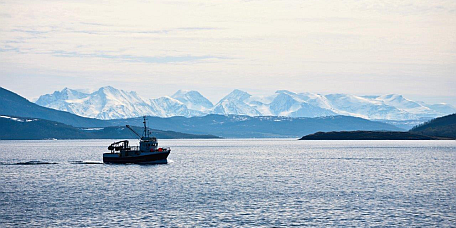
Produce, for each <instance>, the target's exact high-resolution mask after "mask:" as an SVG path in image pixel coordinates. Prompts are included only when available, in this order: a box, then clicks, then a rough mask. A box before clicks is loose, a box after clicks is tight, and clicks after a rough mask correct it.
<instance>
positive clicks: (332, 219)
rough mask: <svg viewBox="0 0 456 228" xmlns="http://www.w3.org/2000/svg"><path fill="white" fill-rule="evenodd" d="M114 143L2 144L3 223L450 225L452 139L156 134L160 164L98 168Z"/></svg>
mask: <svg viewBox="0 0 456 228" xmlns="http://www.w3.org/2000/svg"><path fill="white" fill-rule="evenodd" d="M112 142H113V140H65V141H61V140H59V141H0V172H1V175H0V215H1V216H0V226H2V227H8V226H20V227H30V226H37V227H65V226H67V227H75V226H82V227H86V226H87V227H99V226H106V227H116V226H121V225H126V226H134V227H138V226H143V227H153V226H163V227H202V226H203V227H207V226H222V227H252V226H260V227H261V226H263V227H273V226H287V227H288V226H312V227H315V226H317V227H321V226H401V227H410V226H437V227H445V226H448V227H449V226H454V224H456V220H455V217H456V208H455V205H456V188H455V186H456V141H298V140H295V139H280V140H277V139H223V140H160V146H164V147H168V146H169V147H171V149H172V151H171V154H170V156H169V160H170V161H172V162H169V163H168V164H167V165H133V164H132V165H105V164H101V161H102V153H104V152H108V151H107V146H108V145H109V144H110V143H112ZM131 142H132V143H133V144H134V143H136V141H135V140H133V141H131Z"/></svg>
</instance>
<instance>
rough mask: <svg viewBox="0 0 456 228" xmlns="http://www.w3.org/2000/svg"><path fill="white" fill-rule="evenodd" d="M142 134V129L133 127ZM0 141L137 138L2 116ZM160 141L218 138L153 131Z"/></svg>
mask: <svg viewBox="0 0 456 228" xmlns="http://www.w3.org/2000/svg"><path fill="white" fill-rule="evenodd" d="M133 128H134V129H135V131H137V132H141V131H142V128H140V127H133ZM0 129H2V130H1V131H0V140H9V139H11V140H14V139H127V138H135V137H136V136H135V135H134V134H133V133H132V132H131V131H130V130H129V129H127V128H126V127H104V128H75V127H73V126H69V125H66V124H62V123H58V122H54V121H49V120H42V119H36V118H22V117H11V116H0ZM151 131H152V136H154V137H157V138H160V139H176V138H179V139H187V138H218V137H216V136H213V135H194V134H185V133H180V132H175V131H161V130H156V129H151Z"/></svg>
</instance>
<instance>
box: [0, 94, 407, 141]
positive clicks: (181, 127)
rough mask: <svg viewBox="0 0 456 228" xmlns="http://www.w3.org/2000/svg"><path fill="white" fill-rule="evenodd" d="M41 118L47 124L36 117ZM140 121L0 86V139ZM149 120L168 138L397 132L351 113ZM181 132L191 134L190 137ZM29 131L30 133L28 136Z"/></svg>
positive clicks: (77, 134) (104, 129)
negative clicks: (77, 109)
mask: <svg viewBox="0 0 456 228" xmlns="http://www.w3.org/2000/svg"><path fill="white" fill-rule="evenodd" d="M185 94H186V93H185ZM40 119H41V120H47V121H48V122H46V121H40ZM49 121H51V122H49ZM142 121H143V120H142V118H128V119H113V120H100V119H95V118H85V117H81V116H77V115H75V114H72V113H69V112H64V111H59V110H55V109H51V108H46V107H42V106H39V105H37V104H35V103H32V102H30V101H28V100H27V99H25V98H23V97H21V96H19V95H18V94H15V93H13V92H11V91H9V90H6V89H4V88H1V87H0V129H2V130H4V131H3V136H2V138H4V139H12V138H14V139H19V138H21V139H34V137H38V138H40V137H41V138H42V137H44V138H62V137H64V138H87V137H93V138H103V137H121V136H124V133H122V132H118V131H122V129H124V127H123V126H125V125H127V124H128V125H131V126H142ZM60 123H61V124H60ZM148 123H149V126H151V127H153V128H154V129H160V130H162V131H163V130H164V131H166V132H169V131H178V132H175V133H173V134H172V135H173V137H187V138H188V137H199V138H201V137H207V136H205V135H216V136H221V137H231V138H239V137H300V136H302V135H304V134H310V133H314V132H317V131H342V130H347V131H348V130H390V131H397V130H400V129H399V128H397V127H395V126H392V125H390V124H386V123H382V122H377V121H370V120H366V119H362V118H358V117H350V116H327V117H317V118H305V117H299V118H292V117H277V116H254V117H250V116H245V115H216V114H209V115H205V116H196V117H188V118H187V117H182V116H174V117H167V118H163V117H152V116H149V117H148ZM67 125H69V126H67ZM112 127H116V128H112ZM74 128H78V129H81V128H84V129H90V131H91V132H92V133H90V134H88V133H87V132H81V131H80V130H78V129H74ZM116 132H117V133H116ZM179 132H181V133H179ZM35 133H36V134H35ZM162 133H163V132H162ZM182 133H184V134H192V136H188V135H184V134H182ZM18 135H19V136H18ZM32 135H35V136H34V137H32ZM168 135H169V134H168ZM13 136H14V137H13ZM169 137H171V136H169ZM210 137H213V136H210ZM38 138H37V139H38Z"/></svg>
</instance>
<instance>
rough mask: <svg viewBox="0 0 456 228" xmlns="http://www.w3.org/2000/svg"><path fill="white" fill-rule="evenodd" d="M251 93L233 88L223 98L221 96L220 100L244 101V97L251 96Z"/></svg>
mask: <svg viewBox="0 0 456 228" xmlns="http://www.w3.org/2000/svg"><path fill="white" fill-rule="evenodd" d="M251 96H252V95H250V94H249V93H247V92H245V91H242V90H239V89H235V90H233V91H232V92H231V93H229V94H228V95H226V96H225V97H224V98H222V100H239V101H244V100H246V99H248V98H249V97H251Z"/></svg>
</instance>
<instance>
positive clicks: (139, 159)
mask: <svg viewBox="0 0 456 228" xmlns="http://www.w3.org/2000/svg"><path fill="white" fill-rule="evenodd" d="M169 153H170V151H164V152H157V153H147V154H140V155H136V156H119V154H118V153H104V154H103V162H104V163H108V164H129V163H131V164H166V163H168V160H167V158H168V155H169Z"/></svg>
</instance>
